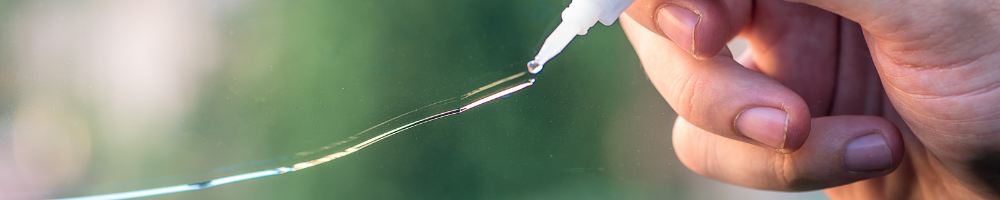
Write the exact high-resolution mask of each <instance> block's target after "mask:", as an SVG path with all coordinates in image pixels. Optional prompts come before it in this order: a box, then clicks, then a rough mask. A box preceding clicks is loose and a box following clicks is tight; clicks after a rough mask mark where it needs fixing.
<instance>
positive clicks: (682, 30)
mask: <svg viewBox="0 0 1000 200" xmlns="http://www.w3.org/2000/svg"><path fill="white" fill-rule="evenodd" d="M656 13H657V14H656V15H657V16H656V24H657V26H659V28H660V31H663V33H664V34H667V37H669V38H670V40H673V41H674V42H675V43H677V45H679V46H681V48H683V49H684V50H685V51H687V52H688V53H691V55H694V52H695V51H694V50H695V48H694V30H695V26H696V25H698V21H700V20H701V16H699V15H698V14H695V12H694V11H691V10H688V9H687V8H682V7H678V6H675V5H665V6H663V7H660V9H659V10H657V12H656Z"/></svg>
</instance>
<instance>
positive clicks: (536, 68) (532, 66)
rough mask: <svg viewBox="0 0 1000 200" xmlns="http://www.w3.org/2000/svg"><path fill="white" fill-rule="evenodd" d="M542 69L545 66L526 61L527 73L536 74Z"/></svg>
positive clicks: (533, 61)
mask: <svg viewBox="0 0 1000 200" xmlns="http://www.w3.org/2000/svg"><path fill="white" fill-rule="evenodd" d="M544 67H545V66H542V65H541V64H538V62H536V61H535V60H531V61H528V72H531V74H538V72H542V68H544Z"/></svg>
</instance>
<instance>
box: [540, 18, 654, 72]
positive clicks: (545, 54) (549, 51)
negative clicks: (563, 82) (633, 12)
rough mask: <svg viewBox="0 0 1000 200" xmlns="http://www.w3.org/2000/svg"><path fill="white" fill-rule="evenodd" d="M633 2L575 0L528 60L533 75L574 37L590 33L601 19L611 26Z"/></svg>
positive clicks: (603, 22)
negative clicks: (533, 55)
mask: <svg viewBox="0 0 1000 200" xmlns="http://www.w3.org/2000/svg"><path fill="white" fill-rule="evenodd" d="M633 1H635V0H573V3H570V4H569V6H568V7H566V9H564V10H563V12H562V22H561V23H559V26H558V27H556V29H555V30H554V31H552V34H549V37H548V38H545V43H542V48H541V49H539V50H538V54H537V55H535V59H534V60H531V61H530V62H528V71H529V72H531V73H532V74H538V72H541V71H542V68H543V67H544V66H545V63H546V62H548V61H549V60H550V59H552V58H553V57H556V55H558V54H559V52H562V50H563V49H565V48H566V45H568V44H569V42H570V41H573V38H574V37H576V36H577V35H586V34H587V30H589V29H590V28H591V27H594V24H597V22H598V21H600V22H601V23H602V24H604V25H605V26H611V24H614V23H615V20H618V16H619V15H621V14H622V12H625V8H628V6H629V5H632V2H633Z"/></svg>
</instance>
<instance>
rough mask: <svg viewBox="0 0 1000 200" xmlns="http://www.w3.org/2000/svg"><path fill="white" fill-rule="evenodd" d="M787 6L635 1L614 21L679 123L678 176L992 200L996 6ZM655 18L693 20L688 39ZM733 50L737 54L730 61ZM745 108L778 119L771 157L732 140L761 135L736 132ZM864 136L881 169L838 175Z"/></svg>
mask: <svg viewBox="0 0 1000 200" xmlns="http://www.w3.org/2000/svg"><path fill="white" fill-rule="evenodd" d="M795 1H796V2H788V1H781V0H754V1H747V0H637V1H636V2H635V3H634V4H633V5H632V7H630V8H629V9H628V10H627V11H626V13H625V14H623V15H622V16H621V18H620V20H621V23H622V27H623V29H624V30H625V33H626V34H627V35H628V37H629V40H630V41H631V42H632V44H633V46H634V47H635V49H636V51H637V53H638V55H639V57H640V59H641V61H642V63H643V66H644V68H645V70H646V73H647V75H648V76H649V78H650V80H651V81H652V82H653V84H654V85H655V86H656V88H657V89H658V90H659V92H660V93H661V94H662V95H663V97H664V99H665V100H666V101H667V102H668V103H669V104H670V105H671V107H673V109H674V110H675V111H677V113H678V114H679V115H680V117H679V118H678V119H677V123H676V124H675V127H674V128H673V138H674V139H673V141H674V149H675V150H676V153H677V154H678V157H679V158H680V159H681V161H682V162H683V163H684V165H685V166H687V167H688V168H689V169H691V170H692V171H694V172H696V173H698V174H701V175H703V176H706V177H709V178H713V179H716V180H720V181H724V182H728V183H732V184H736V185H741V186H745V187H751V188H758V189H766V190H779V191H807V190H818V189H823V190H824V192H826V193H827V194H828V195H829V196H830V197H831V198H833V199H1000V145H998V144H1000V64H998V63H1000V1H993V0H925V1H897V0H795ZM663 5H673V6H676V7H681V8H684V9H688V10H691V11H692V12H694V13H696V14H697V15H698V16H699V18H698V21H697V22H698V23H697V25H696V26H695V28H694V29H693V31H694V33H692V34H691V35H690V36H686V37H682V36H675V35H671V34H668V33H673V34H676V33H677V32H678V31H676V30H675V29H673V28H677V27H676V24H671V23H665V22H664V21H665V20H663V18H659V17H658V16H660V15H659V14H661V13H659V10H660V9H659V8H662V7H663ZM663 30H667V31H663ZM681 32H683V31H681ZM734 37H742V38H745V39H747V40H748V41H749V43H750V48H749V49H750V51H749V52H748V53H747V54H746V55H743V56H740V57H739V58H737V59H734V57H733V55H731V53H730V51H729V50H728V49H726V48H725V43H726V42H727V41H729V40H731V39H732V38H734ZM671 38H673V40H672V39H671ZM678 39H683V40H684V41H681V42H675V41H677V40H678ZM682 45H683V46H686V45H690V48H687V47H682ZM756 107H766V108H775V109H779V110H781V111H784V112H785V113H787V120H786V121H785V122H784V123H785V129H784V133H783V134H784V137H783V141H782V143H781V145H779V146H774V145H766V144H764V143H762V142H759V141H757V140H755V139H754V138H751V137H748V136H747V135H745V134H744V133H746V132H748V131H752V130H751V129H756V128H761V129H762V128H764V127H756V126H752V125H744V126H741V124H738V122H739V117H740V114H741V113H743V112H745V111H747V110H748V109H750V108H756ZM871 134H879V135H881V136H882V137H883V138H884V140H885V143H886V145H887V146H888V149H889V150H890V152H891V155H892V156H891V157H892V158H891V163H892V164H891V167H889V168H887V169H883V170H869V171H851V170H847V168H846V167H845V164H844V161H843V156H842V155H844V152H845V151H846V150H845V149H847V146H848V144H849V143H850V142H851V141H853V140H854V139H857V138H860V137H863V136H866V135H871Z"/></svg>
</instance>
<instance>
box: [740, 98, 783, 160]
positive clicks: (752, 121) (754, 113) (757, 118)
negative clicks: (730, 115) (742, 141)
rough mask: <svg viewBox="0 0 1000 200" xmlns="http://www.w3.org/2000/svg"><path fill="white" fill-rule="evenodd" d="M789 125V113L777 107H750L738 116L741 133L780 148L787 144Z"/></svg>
mask: <svg viewBox="0 0 1000 200" xmlns="http://www.w3.org/2000/svg"><path fill="white" fill-rule="evenodd" d="M787 126H788V113H786V112H785V111H783V110H779V109H775V108H768V107H756V108H750V109H747V110H746V111H743V113H741V114H740V115H739V116H737V117H736V129H737V130H739V131H740V133H742V134H743V135H745V136H747V137H750V139H753V140H756V141H758V142H760V143H764V144H766V145H768V146H771V147H774V148H775V149H779V150H780V149H782V148H784V146H785V144H784V143H785V128H786V127H787Z"/></svg>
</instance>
